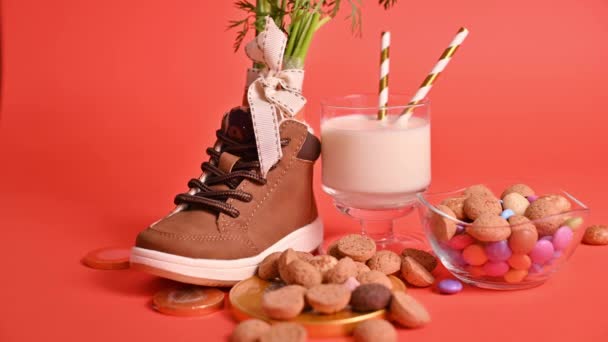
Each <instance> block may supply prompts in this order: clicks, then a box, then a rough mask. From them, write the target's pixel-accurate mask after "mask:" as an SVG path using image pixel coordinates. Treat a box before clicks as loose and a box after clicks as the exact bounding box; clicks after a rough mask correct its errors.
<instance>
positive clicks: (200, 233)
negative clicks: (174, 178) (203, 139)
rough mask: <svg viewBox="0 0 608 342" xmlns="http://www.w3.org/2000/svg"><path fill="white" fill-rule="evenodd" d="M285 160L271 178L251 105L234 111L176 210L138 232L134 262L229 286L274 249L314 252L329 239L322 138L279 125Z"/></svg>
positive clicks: (294, 125) (294, 124)
mask: <svg viewBox="0 0 608 342" xmlns="http://www.w3.org/2000/svg"><path fill="white" fill-rule="evenodd" d="M280 136H281V145H282V150H283V158H282V159H281V160H280V161H279V162H278V163H277V164H276V165H275V166H274V167H273V168H272V169H271V170H270V172H269V173H268V176H267V177H266V179H264V178H262V177H261V176H260V174H259V170H258V168H259V162H258V160H257V152H256V145H255V138H254V135H253V127H252V124H251V117H250V114H249V112H248V111H247V110H246V109H245V108H235V109H233V110H232V111H231V112H230V113H228V114H227V115H226V116H225V118H224V120H223V125H222V129H220V130H219V131H218V132H217V138H218V141H217V143H216V146H215V147H214V148H209V149H207V153H208V154H209V155H210V160H209V161H208V162H205V163H203V165H202V169H203V175H202V176H201V177H200V178H198V179H192V180H190V182H189V183H188V186H189V187H190V188H191V189H190V191H189V192H188V193H184V194H180V195H177V196H176V198H175V203H176V204H177V205H178V206H177V208H176V209H175V210H174V211H173V212H172V213H171V214H169V215H168V216H167V217H165V218H163V219H161V220H160V221H158V222H156V223H154V224H152V225H151V226H150V227H149V228H148V229H146V230H144V231H142V232H141V233H139V235H138V236H137V241H136V243H135V247H133V251H132V254H131V265H132V267H133V268H137V269H143V270H145V271H147V272H150V273H152V274H155V275H158V276H161V277H165V278H170V279H174V280H177V281H181V282H185V283H192V284H200V285H207V286H230V285H233V284H234V283H236V282H238V281H240V280H242V279H245V278H247V277H250V276H252V275H253V274H255V270H256V267H257V265H258V264H259V263H260V262H261V261H262V260H263V259H264V258H265V257H266V256H267V255H269V254H270V253H273V252H277V251H283V250H285V249H287V248H293V249H294V250H298V251H307V252H309V251H312V250H314V249H315V248H317V246H319V245H320V244H321V242H322V240H323V224H322V222H321V220H320V219H319V217H318V215H317V207H316V203H315V198H314V194H313V190H312V180H313V165H314V162H315V161H316V160H317V159H318V157H319V154H320V142H319V139H317V138H316V137H315V136H314V135H313V134H311V133H310V132H309V130H308V126H306V125H305V124H303V123H301V122H299V121H296V120H285V121H284V122H283V123H282V124H281V125H280Z"/></svg>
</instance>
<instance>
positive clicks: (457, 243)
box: [448, 234, 474, 251]
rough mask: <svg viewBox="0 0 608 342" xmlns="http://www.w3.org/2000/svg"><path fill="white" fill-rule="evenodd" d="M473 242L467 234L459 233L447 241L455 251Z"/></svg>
mask: <svg viewBox="0 0 608 342" xmlns="http://www.w3.org/2000/svg"><path fill="white" fill-rule="evenodd" d="M473 242H474V240H473V238H472V237H471V235H469V234H460V235H456V236H454V237H453V238H452V239H451V240H450V241H449V243H448V245H449V246H450V247H451V248H452V249H455V250H457V251H460V250H463V249H465V248H466V247H467V246H469V245H470V244H472V243H473Z"/></svg>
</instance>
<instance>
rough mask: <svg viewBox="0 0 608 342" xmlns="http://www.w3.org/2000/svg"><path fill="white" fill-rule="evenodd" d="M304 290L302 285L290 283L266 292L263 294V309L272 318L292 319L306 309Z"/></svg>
mask: <svg viewBox="0 0 608 342" xmlns="http://www.w3.org/2000/svg"><path fill="white" fill-rule="evenodd" d="M304 292H305V289H304V288H303V287H302V286H300V285H288V286H285V287H282V288H280V289H278V290H274V291H270V292H266V293H264V295H263V296H262V310H263V311H264V313H265V314H266V315H268V317H270V318H272V319H281V320H287V319H292V318H294V317H296V316H298V315H299V314H300V313H301V312H302V310H303V309H304Z"/></svg>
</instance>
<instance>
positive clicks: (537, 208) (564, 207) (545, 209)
mask: <svg viewBox="0 0 608 342" xmlns="http://www.w3.org/2000/svg"><path fill="white" fill-rule="evenodd" d="M571 207H572V204H571V203H570V201H568V199H567V198H565V197H564V196H561V195H545V196H541V197H539V198H538V199H537V200H536V201H534V202H532V203H531V204H530V206H529V207H528V209H526V213H525V215H526V217H527V218H529V219H530V220H532V221H535V222H534V225H535V226H536V229H537V230H538V234H539V235H540V236H545V235H553V233H555V231H557V230H558V229H559V227H560V226H561V225H562V224H563V223H564V221H565V220H566V219H567V217H565V216H564V215H559V214H561V213H564V212H566V211H568V210H570V208H571ZM554 215H557V216H554ZM549 216H554V217H549Z"/></svg>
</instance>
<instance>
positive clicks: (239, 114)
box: [223, 107, 255, 144]
mask: <svg viewBox="0 0 608 342" xmlns="http://www.w3.org/2000/svg"><path fill="white" fill-rule="evenodd" d="M223 129H224V133H226V135H227V136H228V137H229V138H230V139H232V140H235V141H237V142H239V143H242V144H251V143H255V135H254V133H253V122H252V121H251V113H250V112H249V108H247V107H235V108H233V109H231V110H230V112H229V113H228V115H227V116H226V120H225V121H224V125H223Z"/></svg>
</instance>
